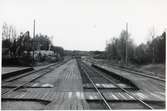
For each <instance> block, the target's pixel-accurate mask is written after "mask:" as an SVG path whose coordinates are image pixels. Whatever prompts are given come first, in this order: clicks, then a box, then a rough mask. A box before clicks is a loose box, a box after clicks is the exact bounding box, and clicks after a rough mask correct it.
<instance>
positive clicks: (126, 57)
mask: <svg viewBox="0 0 167 111" xmlns="http://www.w3.org/2000/svg"><path fill="white" fill-rule="evenodd" d="M126 34H127V35H126V54H125V63H126V65H127V64H128V43H127V40H128V23H126Z"/></svg>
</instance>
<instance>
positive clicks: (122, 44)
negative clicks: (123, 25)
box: [105, 30, 166, 64]
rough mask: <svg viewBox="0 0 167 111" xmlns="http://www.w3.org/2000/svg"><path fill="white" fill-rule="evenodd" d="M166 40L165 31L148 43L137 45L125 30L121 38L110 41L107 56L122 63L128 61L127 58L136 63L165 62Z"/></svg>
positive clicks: (106, 51) (106, 50)
mask: <svg viewBox="0 0 167 111" xmlns="http://www.w3.org/2000/svg"><path fill="white" fill-rule="evenodd" d="M152 38H153V37H152ZM165 42H166V32H163V33H162V35H159V36H156V37H155V38H153V39H152V40H151V41H148V42H147V43H146V44H143V43H142V44H140V45H138V46H136V45H135V44H134V43H133V40H132V39H131V38H130V35H129V34H128V33H127V32H126V31H125V30H123V31H122V32H121V34H120V36H119V38H116V37H114V38H112V39H111V40H110V41H108V43H107V45H106V49H105V57H106V58H107V59H112V60H116V61H119V62H121V63H126V60H127V61H128V62H129V63H135V64H148V63H165V50H166V49H165V44H166V43H165ZM126 55H127V56H126ZM126 57H127V58H126Z"/></svg>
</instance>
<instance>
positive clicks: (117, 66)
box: [89, 61, 165, 82]
mask: <svg viewBox="0 0 167 111" xmlns="http://www.w3.org/2000/svg"><path fill="white" fill-rule="evenodd" d="M89 62H90V61H89ZM91 63H92V65H96V64H98V63H96V62H91ZM103 65H105V66H107V65H106V64H103ZM108 65H109V66H111V67H113V68H115V69H118V70H121V71H126V72H130V73H133V74H136V75H140V76H144V77H148V78H152V79H155V80H158V81H162V82H165V79H164V77H161V76H157V75H160V74H155V73H151V72H144V71H141V70H137V69H133V68H128V67H125V66H120V65H116V64H111V63H109V64H108Z"/></svg>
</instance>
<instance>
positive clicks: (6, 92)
mask: <svg viewBox="0 0 167 111" xmlns="http://www.w3.org/2000/svg"><path fill="white" fill-rule="evenodd" d="M67 61H68V60H67ZM67 61H64V62H62V63H59V64H55V66H56V68H57V67H59V66H61V65H63V64H64V63H66V62H67ZM52 66H54V65H51V66H49V67H47V68H44V69H43V70H48V69H49V68H50V67H52ZM43 70H42V71H43ZM51 71H52V68H51V69H49V70H48V71H46V72H44V73H43V74H40V75H38V76H37V77H35V78H33V79H31V80H30V81H27V82H24V83H23V84H21V85H19V86H17V87H15V88H12V89H11V90H7V91H5V92H3V93H2V95H3V96H4V95H6V94H9V93H11V92H13V91H16V90H18V89H20V88H22V87H23V86H25V85H27V84H29V83H30V82H32V81H35V80H36V79H38V78H40V77H42V76H44V75H45V74H47V73H49V72H51ZM35 73H36V72H35Z"/></svg>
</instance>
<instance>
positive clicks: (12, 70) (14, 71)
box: [2, 67, 33, 79]
mask: <svg viewBox="0 0 167 111" xmlns="http://www.w3.org/2000/svg"><path fill="white" fill-rule="evenodd" d="M32 70H33V68H32V67H2V79H4V78H8V77H11V76H15V75H19V74H23V73H26V72H28V71H32Z"/></svg>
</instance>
